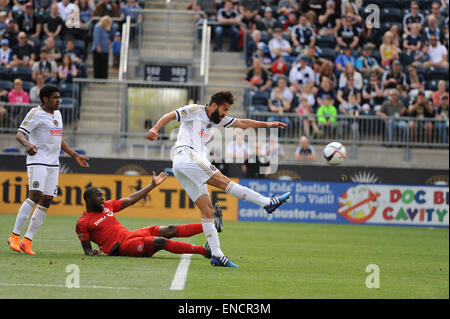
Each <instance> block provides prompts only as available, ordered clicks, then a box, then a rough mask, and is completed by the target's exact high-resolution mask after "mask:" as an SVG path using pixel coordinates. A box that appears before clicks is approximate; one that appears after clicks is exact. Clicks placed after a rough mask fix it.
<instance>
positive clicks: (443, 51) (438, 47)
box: [424, 34, 448, 68]
mask: <svg viewBox="0 0 450 319" xmlns="http://www.w3.org/2000/svg"><path fill="white" fill-rule="evenodd" d="M428 54H429V55H430V58H431V61H427V62H425V63H424V65H425V66H426V67H430V66H442V67H446V68H448V50H447V48H446V47H445V46H443V45H442V44H441V43H440V42H439V41H438V38H437V36H436V35H434V34H432V35H430V48H429V49H428Z"/></svg>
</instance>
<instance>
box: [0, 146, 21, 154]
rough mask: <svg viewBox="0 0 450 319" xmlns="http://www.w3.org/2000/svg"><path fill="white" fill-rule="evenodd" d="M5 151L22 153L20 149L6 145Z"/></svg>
mask: <svg viewBox="0 0 450 319" xmlns="http://www.w3.org/2000/svg"><path fill="white" fill-rule="evenodd" d="M2 152H3V153H20V150H19V149H18V148H16V147H5V148H4V149H3V150H2Z"/></svg>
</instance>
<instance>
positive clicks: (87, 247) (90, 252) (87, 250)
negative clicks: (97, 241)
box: [81, 240, 101, 256]
mask: <svg viewBox="0 0 450 319" xmlns="http://www.w3.org/2000/svg"><path fill="white" fill-rule="evenodd" d="M81 246H82V247H83V250H84V254H85V255H86V256H98V255H100V254H101V252H100V250H96V249H92V246H91V241H90V240H86V241H82V242H81Z"/></svg>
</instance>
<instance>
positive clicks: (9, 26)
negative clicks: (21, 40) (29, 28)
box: [2, 19, 19, 48]
mask: <svg viewBox="0 0 450 319" xmlns="http://www.w3.org/2000/svg"><path fill="white" fill-rule="evenodd" d="M18 34H19V26H18V25H17V22H16V21H14V20H13V19H8V20H7V21H6V30H5V31H3V34H2V39H8V41H9V47H10V48H14V46H15V45H16V44H17V43H18Z"/></svg>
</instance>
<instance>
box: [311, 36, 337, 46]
mask: <svg viewBox="0 0 450 319" xmlns="http://www.w3.org/2000/svg"><path fill="white" fill-rule="evenodd" d="M316 46H318V47H319V48H321V49H322V48H329V49H334V48H335V47H336V38H335V37H333V36H332V35H318V36H316Z"/></svg>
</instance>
